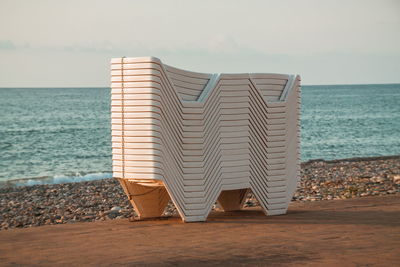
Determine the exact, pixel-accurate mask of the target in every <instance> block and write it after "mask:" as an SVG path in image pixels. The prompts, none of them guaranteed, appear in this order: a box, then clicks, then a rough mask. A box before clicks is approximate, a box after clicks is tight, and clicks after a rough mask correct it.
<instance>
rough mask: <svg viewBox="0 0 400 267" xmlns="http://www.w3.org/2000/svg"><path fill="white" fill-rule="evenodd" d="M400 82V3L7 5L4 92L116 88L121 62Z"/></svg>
mask: <svg viewBox="0 0 400 267" xmlns="http://www.w3.org/2000/svg"><path fill="white" fill-rule="evenodd" d="M148 55H153V56H157V57H159V58H161V59H162V60H163V62H164V63H166V64H170V65H173V66H176V67H179V68H184V69H188V70H193V71H199V72H274V73H297V74H300V75H301V76H302V80H303V84H347V83H399V82H400V1H396V0H395V1H382V0H376V1H345V0H343V1H339V0H335V1H320V0H317V1H313V0H310V1H296V0H295V1H251V0H248V1H233V0H230V1H218V0H214V1H204V0H197V1H188V0H187V1H166V0H165V1H148V0H146V1H143V0H142V1H133V0H130V1H109V0H108V1H83V0H80V1H65V0H63V1H55V0H53V1H32V0H30V1H18V0H11V1H4V0H0V87H19V86H20V87H41V86H42V87H52V86H61V87H69V86H77V87H79V86H109V84H110V82H109V80H110V77H109V61H110V58H112V57H121V56H127V57H136V56H148Z"/></svg>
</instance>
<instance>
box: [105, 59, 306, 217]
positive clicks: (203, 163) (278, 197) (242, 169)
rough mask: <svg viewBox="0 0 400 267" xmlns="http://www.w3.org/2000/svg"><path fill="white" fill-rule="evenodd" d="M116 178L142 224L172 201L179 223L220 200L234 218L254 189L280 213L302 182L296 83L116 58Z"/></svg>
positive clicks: (205, 212)
mask: <svg viewBox="0 0 400 267" xmlns="http://www.w3.org/2000/svg"><path fill="white" fill-rule="evenodd" d="M111 76H112V83H111V84H112V86H111V87H112V90H111V95H112V101H111V105H112V107H111V114H112V154H113V175H114V177H115V178H117V179H119V181H120V183H121V185H122V187H123V188H124V191H125V193H126V194H127V196H128V197H129V199H130V201H131V203H132V205H133V206H134V208H135V210H136V212H137V213H138V215H139V217H140V218H148V217H158V216H161V214H162V213H163V211H164V209H165V206H166V205H167V203H168V201H169V200H170V199H171V200H172V201H173V203H174V204H175V206H176V208H177V210H178V212H179V214H180V216H181V217H182V219H183V221H185V222H192V221H205V220H206V218H207V215H208V214H209V212H210V211H211V209H212V206H213V204H214V203H215V202H216V201H218V202H219V204H220V205H221V206H222V208H223V209H224V210H225V211H231V210H237V209H240V208H241V205H242V203H243V201H244V199H245V196H246V194H247V192H248V190H251V191H252V192H253V194H254V195H255V197H256V198H257V200H258V201H259V203H260V204H261V206H262V208H263V210H264V211H265V213H266V214H267V215H277V214H284V213H286V210H287V208H288V205H289V202H290V200H291V198H292V196H293V194H294V192H295V190H296V187H297V184H298V181H299V177H300V161H299V138H300V137H299V134H300V131H299V129H300V125H299V124H300V123H299V112H300V77H299V76H295V75H285V74H258V73H257V74H206V73H196V72H191V71H186V70H181V69H177V68H174V67H171V66H168V65H165V64H163V63H162V62H161V61H160V60H159V59H158V58H154V57H141V58H114V59H112V60H111Z"/></svg>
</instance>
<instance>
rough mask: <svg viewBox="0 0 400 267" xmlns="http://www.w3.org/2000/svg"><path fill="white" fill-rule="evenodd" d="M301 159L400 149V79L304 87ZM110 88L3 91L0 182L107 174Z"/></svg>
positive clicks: (51, 180)
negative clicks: (399, 82)
mask: <svg viewBox="0 0 400 267" xmlns="http://www.w3.org/2000/svg"><path fill="white" fill-rule="evenodd" d="M301 97H302V105H301V160H302V161H307V160H311V159H325V160H331V159H342V158H352V157H370V156H387V155H399V154H400V84H363V85H315V86H302V93H301ZM110 136H111V130H110V88H0V185H1V184H2V185H20V186H26V185H35V184H51V183H65V182H79V181H89V180H96V179H104V178H111V177H112V173H111V137H110Z"/></svg>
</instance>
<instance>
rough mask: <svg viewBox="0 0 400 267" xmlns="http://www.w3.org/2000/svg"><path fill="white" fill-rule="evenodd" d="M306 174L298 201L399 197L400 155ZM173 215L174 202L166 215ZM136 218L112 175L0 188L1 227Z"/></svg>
mask: <svg viewBox="0 0 400 267" xmlns="http://www.w3.org/2000/svg"><path fill="white" fill-rule="evenodd" d="M301 177H302V178H301V182H300V185H299V187H298V190H297V191H296V193H295V195H294V197H293V199H292V201H293V202H308V201H321V200H335V199H348V198H359V197H366V196H383V195H398V194H400V156H383V157H371V158H350V159H340V160H318V159H317V160H310V161H307V162H303V163H301ZM253 206H258V203H257V200H256V199H255V198H254V197H253V196H252V194H249V195H248V197H247V199H246V201H245V207H253ZM215 209H216V210H218V209H219V207H218V205H216V206H215ZM174 213H176V211H175V208H174V206H173V205H172V204H169V205H168V207H167V209H166V210H165V212H164V215H165V216H172V215H174ZM134 216H135V213H134V211H133V208H132V207H131V205H130V203H129V201H128V199H127V197H126V196H125V194H124V193H123V190H122V188H121V186H120V185H119V183H118V181H117V180H116V179H112V178H111V179H101V180H93V181H85V182H77V183H64V184H45V185H32V186H18V187H16V186H12V187H3V188H0V230H5V229H9V228H22V227H33V226H41V225H49V224H66V223H75V222H80V221H106V220H112V219H116V218H119V219H121V218H131V217H134Z"/></svg>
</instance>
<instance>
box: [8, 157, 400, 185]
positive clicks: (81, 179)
mask: <svg viewBox="0 0 400 267" xmlns="http://www.w3.org/2000/svg"><path fill="white" fill-rule="evenodd" d="M386 159H400V155H388V156H371V157H352V158H341V159H310V160H307V161H303V162H301V163H300V165H301V166H302V167H303V166H306V165H308V164H311V163H313V162H326V163H338V162H342V161H346V162H360V161H370V160H386ZM82 174H83V175H82ZM79 175H80V176H79V177H78V176H75V175H70V176H68V175H54V176H38V177H26V178H14V179H11V180H6V181H0V188H5V187H19V186H34V185H51V184H65V183H81V182H88V181H96V180H103V179H112V177H109V178H94V179H93V178H90V179H87V180H85V176H88V175H89V176H93V175H96V176H98V175H112V171H111V170H110V171H93V172H79ZM68 177H78V178H73V179H76V180H78V181H76V182H75V181H68V182H55V183H43V184H26V185H25V184H24V185H22V184H18V182H27V181H36V180H38V181H40V180H51V179H53V180H57V179H59V180H65V179H68ZM71 180H72V179H71Z"/></svg>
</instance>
